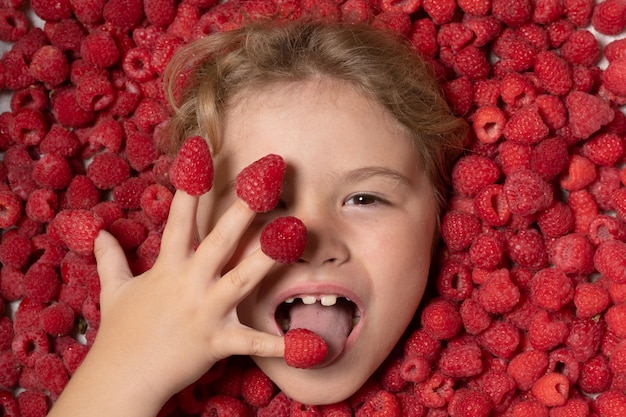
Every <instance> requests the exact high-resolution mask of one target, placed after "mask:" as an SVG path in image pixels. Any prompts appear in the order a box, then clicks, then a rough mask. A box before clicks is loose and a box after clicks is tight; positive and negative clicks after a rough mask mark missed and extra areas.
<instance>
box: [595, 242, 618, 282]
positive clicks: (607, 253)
mask: <svg viewBox="0 0 626 417" xmlns="http://www.w3.org/2000/svg"><path fill="white" fill-rule="evenodd" d="M593 263H594V265H595V267H596V269H597V270H598V271H599V272H600V273H601V274H603V275H604V276H606V277H607V278H609V279H610V280H611V281H613V282H616V283H618V284H623V283H626V243H624V242H621V241H618V240H607V241H605V242H602V243H601V244H600V245H599V246H598V248H597V249H596V253H595V255H594V257H593Z"/></svg>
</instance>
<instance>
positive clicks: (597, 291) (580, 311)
mask: <svg viewBox="0 0 626 417" xmlns="http://www.w3.org/2000/svg"><path fill="white" fill-rule="evenodd" d="M610 301H611V297H610V295H609V292H608V290H607V289H606V288H604V287H603V286H601V285H598V284H596V283H593V284H592V283H587V282H583V283H581V284H578V285H577V286H576V291H575V292H574V305H575V306H576V316H577V317H583V318H584V317H593V316H595V315H597V314H600V313H602V312H603V311H604V310H605V309H606V308H607V307H608V306H609V303H610Z"/></svg>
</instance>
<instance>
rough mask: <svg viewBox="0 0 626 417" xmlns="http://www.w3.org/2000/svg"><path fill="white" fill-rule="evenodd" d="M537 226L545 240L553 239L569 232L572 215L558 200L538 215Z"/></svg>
mask: <svg viewBox="0 0 626 417" xmlns="http://www.w3.org/2000/svg"><path fill="white" fill-rule="evenodd" d="M537 224H538V225H539V229H540V230H541V233H542V234H543V235H544V236H545V237H546V238H555V237H559V236H562V235H564V234H566V233H568V232H570V231H571V229H572V226H573V224H574V215H573V214H572V210H571V209H570V207H569V206H568V205H566V204H564V203H562V202H560V201H558V200H555V201H553V202H552V204H551V205H550V207H548V208H546V209H545V210H543V211H542V212H541V213H539V216H538V217H537Z"/></svg>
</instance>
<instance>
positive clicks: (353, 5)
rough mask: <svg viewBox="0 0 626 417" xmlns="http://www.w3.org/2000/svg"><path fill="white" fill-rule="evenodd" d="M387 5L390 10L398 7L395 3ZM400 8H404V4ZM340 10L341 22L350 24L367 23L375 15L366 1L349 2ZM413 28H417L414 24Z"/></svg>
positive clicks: (342, 5)
mask: <svg viewBox="0 0 626 417" xmlns="http://www.w3.org/2000/svg"><path fill="white" fill-rule="evenodd" d="M412 3H415V2H414V1H410V2H407V7H411V4H412ZM386 4H387V7H388V8H394V7H396V4H393V2H387V3H386ZM383 7H385V6H383ZM399 7H402V4H400V5H399ZM339 9H340V10H341V20H342V21H343V22H348V23H357V22H367V21H369V20H370V19H371V18H372V16H373V14H374V11H373V10H372V6H371V5H370V3H369V2H368V1H366V0H347V1H345V2H343V3H342V4H341V5H340V6H339ZM413 27H415V24H413Z"/></svg>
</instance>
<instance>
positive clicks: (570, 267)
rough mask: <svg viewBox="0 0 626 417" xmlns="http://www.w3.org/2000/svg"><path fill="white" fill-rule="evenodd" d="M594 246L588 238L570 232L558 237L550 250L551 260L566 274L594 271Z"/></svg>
mask: <svg viewBox="0 0 626 417" xmlns="http://www.w3.org/2000/svg"><path fill="white" fill-rule="evenodd" d="M593 253H594V248H593V246H592V245H591V243H590V242H589V240H587V238H586V237H585V236H583V235H580V234H578V233H570V234H567V235H564V236H561V237H559V238H557V239H556V240H555V241H554V242H553V243H552V244H551V245H550V248H549V251H548V257H549V259H550V261H551V262H552V263H553V264H554V266H556V267H557V268H559V269H560V270H562V271H563V272H565V273H566V274H572V273H578V274H590V273H591V272H593Z"/></svg>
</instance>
